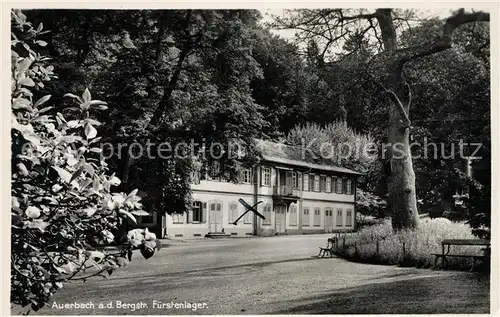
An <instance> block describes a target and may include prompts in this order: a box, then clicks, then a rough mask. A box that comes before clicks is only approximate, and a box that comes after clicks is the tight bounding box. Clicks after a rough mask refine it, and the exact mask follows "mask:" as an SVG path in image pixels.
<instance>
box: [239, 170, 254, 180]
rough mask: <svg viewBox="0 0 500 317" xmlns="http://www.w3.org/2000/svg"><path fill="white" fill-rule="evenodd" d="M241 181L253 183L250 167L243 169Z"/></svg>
mask: <svg viewBox="0 0 500 317" xmlns="http://www.w3.org/2000/svg"><path fill="white" fill-rule="evenodd" d="M240 182H241V183H242V184H251V183H252V171H251V170H250V169H248V168H245V169H243V170H242V171H241V179H240Z"/></svg>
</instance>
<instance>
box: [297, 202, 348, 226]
mask: <svg viewBox="0 0 500 317" xmlns="http://www.w3.org/2000/svg"><path fill="white" fill-rule="evenodd" d="M343 211H344V210H343V209H342V208H337V217H336V220H335V223H336V226H337V227H342V225H343V221H342V220H343V215H342V213H343ZM324 215H325V225H330V224H331V225H333V208H329V207H327V208H325V213H324ZM321 218H322V215H321V208H314V215H313V226H321ZM289 219H290V226H296V225H297V206H295V205H292V206H290V217H289ZM310 225H311V213H310V208H309V207H304V208H303V210H302V226H303V227H308V226H310ZM345 225H346V227H351V226H352V209H346V218H345Z"/></svg>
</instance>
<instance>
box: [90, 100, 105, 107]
mask: <svg viewBox="0 0 500 317" xmlns="http://www.w3.org/2000/svg"><path fill="white" fill-rule="evenodd" d="M107 104H108V103H107V102H104V101H102V100H92V101H91V102H90V106H100V105H104V106H105V105H107Z"/></svg>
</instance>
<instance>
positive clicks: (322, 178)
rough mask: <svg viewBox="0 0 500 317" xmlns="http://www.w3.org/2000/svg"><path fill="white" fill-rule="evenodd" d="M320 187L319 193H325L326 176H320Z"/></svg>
mask: <svg viewBox="0 0 500 317" xmlns="http://www.w3.org/2000/svg"><path fill="white" fill-rule="evenodd" d="M320 186H321V191H322V192H326V176H325V175H321V181H320Z"/></svg>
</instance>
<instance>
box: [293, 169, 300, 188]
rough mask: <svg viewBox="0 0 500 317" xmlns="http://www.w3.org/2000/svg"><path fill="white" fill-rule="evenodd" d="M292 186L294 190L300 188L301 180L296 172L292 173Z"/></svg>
mask: <svg viewBox="0 0 500 317" xmlns="http://www.w3.org/2000/svg"><path fill="white" fill-rule="evenodd" d="M292 184H293V188H294V189H296V188H299V178H298V177H297V173H296V172H292Z"/></svg>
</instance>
